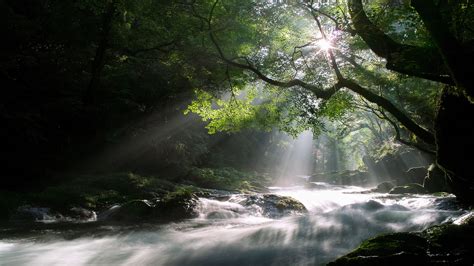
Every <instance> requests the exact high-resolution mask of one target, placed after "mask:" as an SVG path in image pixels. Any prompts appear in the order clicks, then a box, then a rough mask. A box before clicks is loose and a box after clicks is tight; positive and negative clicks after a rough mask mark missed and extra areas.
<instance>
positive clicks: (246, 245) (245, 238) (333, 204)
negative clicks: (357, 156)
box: [0, 183, 465, 265]
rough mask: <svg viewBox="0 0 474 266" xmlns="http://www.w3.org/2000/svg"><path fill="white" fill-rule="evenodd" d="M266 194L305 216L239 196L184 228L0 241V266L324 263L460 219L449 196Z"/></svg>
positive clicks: (343, 190)
mask: <svg viewBox="0 0 474 266" xmlns="http://www.w3.org/2000/svg"><path fill="white" fill-rule="evenodd" d="M271 190H272V191H273V193H275V194H279V195H284V196H291V197H294V198H295V199H298V200H299V201H301V202H302V203H303V204H304V205H305V206H306V208H307V209H308V211H309V212H308V214H306V215H302V216H288V217H283V218H279V219H271V218H267V217H264V216H262V215H261V212H260V211H259V209H258V208H249V207H244V206H242V205H239V204H238V203H236V202H238V199H239V197H242V196H240V195H234V196H232V197H230V199H227V200H226V201H218V200H212V199H201V201H200V208H199V211H200V217H199V218H196V219H191V220H186V221H183V222H176V223H171V224H166V225H148V226H136V227H130V228H120V226H105V225H104V226H102V227H103V228H101V229H102V231H101V233H97V234H95V233H91V232H89V233H87V234H86V233H84V234H82V233H76V234H73V235H74V236H73V237H71V236H70V233H71V232H69V234H68V235H69V236H68V237H65V236H64V234H63V233H59V232H57V231H55V230H54V229H50V230H45V231H40V232H37V234H36V235H33V236H31V235H28V236H16V237H2V236H1V235H0V265H321V264H325V263H327V262H329V261H331V260H334V259H335V258H337V257H338V256H340V255H343V254H345V253H347V252H349V251H350V250H352V249H354V248H355V247H357V246H358V245H359V244H360V242H361V241H363V240H364V239H367V238H369V237H372V236H375V235H377V234H380V233H384V232H395V231H414V230H423V229H425V228H426V227H428V226H431V225H435V224H440V223H442V222H446V221H449V220H454V219H456V218H457V217H459V216H461V215H462V214H464V213H465V211H463V210H460V209H457V207H456V205H455V204H453V198H449V197H448V198H439V197H435V196H432V195H396V196H395V195H387V194H374V193H370V194H364V193H359V192H360V191H362V188H359V187H343V186H332V185H327V184H324V183H318V184H316V185H315V188H312V189H305V188H302V187H293V188H271ZM104 231H105V232H104ZM0 233H1V232H0Z"/></svg>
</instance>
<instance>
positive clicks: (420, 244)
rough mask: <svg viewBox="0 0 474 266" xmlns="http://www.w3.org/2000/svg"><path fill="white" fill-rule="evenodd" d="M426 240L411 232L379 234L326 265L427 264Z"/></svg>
mask: <svg viewBox="0 0 474 266" xmlns="http://www.w3.org/2000/svg"><path fill="white" fill-rule="evenodd" d="M427 247H428V242H427V240H426V239H424V238H423V237H421V236H419V235H417V234H413V233H395V234H386V235H381V236H378V237H375V238H372V239H369V240H366V241H364V242H363V243H362V244H361V245H360V246H359V247H358V248H357V249H356V250H354V251H352V252H351V253H349V254H347V255H345V256H344V257H341V258H339V259H337V260H336V261H334V262H332V263H329V264H328V265H404V264H405V265H428V264H427V263H428V262H429V260H428V256H427V255H426V254H425V253H426V252H425V250H426V249H427Z"/></svg>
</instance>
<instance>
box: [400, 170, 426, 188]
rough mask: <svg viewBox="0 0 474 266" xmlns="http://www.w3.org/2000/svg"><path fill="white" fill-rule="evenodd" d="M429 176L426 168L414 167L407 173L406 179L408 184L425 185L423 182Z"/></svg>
mask: <svg viewBox="0 0 474 266" xmlns="http://www.w3.org/2000/svg"><path fill="white" fill-rule="evenodd" d="M427 174H428V169H426V167H412V168H410V169H408V171H406V173H405V179H407V180H408V183H416V184H423V180H424V179H425V177H426V176H427Z"/></svg>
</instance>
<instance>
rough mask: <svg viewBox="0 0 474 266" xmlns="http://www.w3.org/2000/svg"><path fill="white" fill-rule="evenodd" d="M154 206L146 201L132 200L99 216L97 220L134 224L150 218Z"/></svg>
mask: <svg viewBox="0 0 474 266" xmlns="http://www.w3.org/2000/svg"><path fill="white" fill-rule="evenodd" d="M153 208H154V206H153V205H152V204H151V203H150V202H149V201H147V200H132V201H129V202H127V203H125V204H123V205H120V206H114V207H112V208H111V209H110V210H108V211H106V212H104V213H103V214H101V215H99V220H102V221H116V222H134V221H141V220H144V219H149V218H151V215H152V213H153Z"/></svg>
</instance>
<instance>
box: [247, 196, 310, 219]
mask: <svg viewBox="0 0 474 266" xmlns="http://www.w3.org/2000/svg"><path fill="white" fill-rule="evenodd" d="M239 203H240V204H242V205H244V206H247V207H252V206H254V207H257V208H258V209H259V211H260V212H261V214H262V215H263V216H266V217H270V218H279V217H283V216H287V215H295V214H297V215H300V214H304V213H307V212H308V210H307V209H306V207H305V206H304V205H303V204H302V203H301V202H299V201H298V200H296V199H294V198H292V197H287V196H280V195H275V194H263V195H251V196H249V197H247V198H246V199H244V200H243V201H241V202H239Z"/></svg>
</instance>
